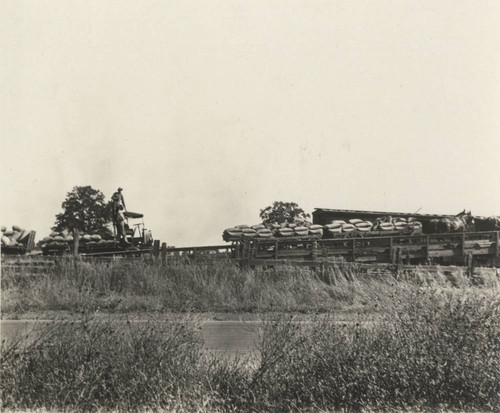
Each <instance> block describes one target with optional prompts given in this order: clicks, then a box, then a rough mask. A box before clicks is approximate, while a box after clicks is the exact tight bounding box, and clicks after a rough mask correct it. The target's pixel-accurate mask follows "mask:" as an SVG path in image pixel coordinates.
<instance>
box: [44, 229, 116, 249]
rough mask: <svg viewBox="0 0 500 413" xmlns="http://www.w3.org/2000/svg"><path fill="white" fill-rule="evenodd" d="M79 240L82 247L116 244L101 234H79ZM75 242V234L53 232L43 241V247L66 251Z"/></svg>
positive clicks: (64, 231)
mask: <svg viewBox="0 0 500 413" xmlns="http://www.w3.org/2000/svg"><path fill="white" fill-rule="evenodd" d="M78 240H79V244H80V245H87V246H92V245H107V244H116V243H117V241H115V240H105V239H103V238H102V237H101V236H100V235H99V234H79V235H78ZM73 241H74V237H73V234H72V233H71V232H69V231H67V230H63V231H60V232H57V231H53V232H51V233H50V235H48V236H47V237H45V238H43V239H42V241H41V247H42V249H44V248H59V249H65V248H67V247H68V246H69V245H72V244H73Z"/></svg>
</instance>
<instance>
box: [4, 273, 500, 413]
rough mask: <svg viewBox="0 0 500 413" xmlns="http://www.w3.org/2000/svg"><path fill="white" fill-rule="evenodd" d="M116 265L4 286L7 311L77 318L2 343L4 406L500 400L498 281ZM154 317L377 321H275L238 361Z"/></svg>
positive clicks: (483, 403) (437, 405)
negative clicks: (137, 315) (271, 314)
mask: <svg viewBox="0 0 500 413" xmlns="http://www.w3.org/2000/svg"><path fill="white" fill-rule="evenodd" d="M122 265H123V264H114V265H112V266H110V267H102V268H94V267H92V266H89V267H85V266H84V267H82V268H81V269H80V270H78V271H77V272H76V273H72V271H73V270H72V269H71V268H67V269H66V270H64V271H63V268H60V269H59V270H57V271H56V273H54V274H52V277H46V278H45V277H43V278H42V279H38V280H32V281H26V283H25V284H23V282H22V281H21V280H20V279H17V278H15V277H13V278H10V279H9V278H7V279H6V280H4V281H5V282H6V283H8V284H9V285H7V286H6V288H5V289H2V294H3V298H4V299H6V300H7V305H8V306H11V307H10V311H20V312H22V311H27V310H31V311H34V310H37V309H38V310H42V309H43V310H48V309H66V310H77V309H78V310H79V311H80V315H79V316H78V320H77V321H78V322H75V321H76V320H75V318H71V319H69V320H67V321H64V320H63V321H59V322H55V323H51V324H48V325H46V327H45V330H44V331H43V333H42V335H41V336H40V338H39V339H38V340H36V341H34V342H31V343H28V344H26V343H24V344H23V343H18V344H14V345H5V344H4V345H3V348H2V354H1V360H0V361H1V362H0V369H1V370H0V374H1V377H2V381H1V384H0V391H1V400H2V405H3V406H2V407H3V408H4V409H18V410H25V409H27V408H30V409H48V410H57V411H60V410H64V409H66V410H71V411H73V410H121V411H130V410H141V409H164V410H166V411H207V412H209V411H259V412H260V411H268V412H276V411H283V412H285V411H304V410H307V411H339V410H340V411H359V410H382V411H387V410H391V409H397V410H412V411H415V410H422V411H429V410H436V411H443V410H450V409H457V410H462V411H471V410H480V411H495V409H496V408H498V405H499V403H500V400H499V390H500V388H499V384H500V373H499V372H500V361H499V360H500V359H499V357H500V298H499V294H498V293H499V287H498V281H497V280H496V279H489V280H488V279H485V280H483V282H484V283H485V284H486V286H485V285H483V286H473V285H471V284H470V282H469V280H468V279H467V278H466V277H461V276H456V277H455V278H454V279H453V280H451V281H452V284H454V285H455V287H453V286H451V284H450V280H445V279H442V278H441V279H440V278H439V277H438V278H431V277H430V276H429V275H428V274H424V273H421V274H419V275H418V276H417V277H416V278H415V279H413V280H402V281H397V282H396V281H394V280H390V279H379V280H369V279H360V278H359V277H356V274H354V273H352V272H351V273H350V274H348V275H347V277H346V276H342V275H339V274H337V276H336V277H335V284H325V283H324V282H322V281H320V280H319V279H317V278H315V276H314V274H313V273H311V272H309V271H305V270H294V269H280V270H277V271H271V272H265V273H264V272H262V271H238V270H237V269H235V268H233V267H225V266H221V267H215V268H200V267H195V266H187V267H178V268H168V267H167V268H161V267H155V266H151V267H150V268H148V267H147V266H145V265H139V264H133V265H132V266H131V267H127V268H125V267H124V268H122ZM331 278H332V279H333V277H331ZM347 278H349V280H347ZM457 286H458V287H459V288H457ZM148 300H151V303H149V301H148ZM183 300H184V301H183ZM273 302H274V304H273V305H272V306H271V304H272V303H273ZM16 305H17V307H16ZM98 307H99V308H101V309H109V310H112V311H114V312H126V311H127V310H147V311H149V313H150V317H151V318H150V319H151V322H150V323H141V324H137V323H126V315H121V316H118V315H116V314H113V315H111V316H110V318H109V319H103V318H102V317H99V318H93V314H94V311H95V310H97V308H98ZM159 309H162V310H165V311H166V310H169V311H170V310H181V311H189V310H196V311H199V310H216V311H217V310H236V311H238V310H245V311H247V310H253V311H258V310H271V309H278V310H290V311H314V312H317V311H318V310H336V309H340V310H341V309H350V310H351V311H354V309H356V310H359V311H355V312H356V313H357V314H358V315H359V317H360V320H361V321H366V320H368V319H370V318H371V314H372V312H373V311H375V312H376V314H377V316H376V318H375V321H376V322H374V323H358V324H351V323H348V324H343V323H339V322H338V321H339V318H338V313H336V312H335V311H332V312H331V313H330V314H329V315H324V314H323V315H312V316H311V318H310V322H309V323H297V322H295V321H294V319H293V317H291V316H289V315H286V314H282V315H281V316H276V317H275V318H274V320H273V321H268V322H264V323H263V324H262V327H261V330H260V341H259V350H260V356H259V357H256V358H255V359H254V360H253V362H252V363H246V362H245V360H239V361H238V360H236V361H234V360H233V361H231V360H228V359H227V358H219V359H217V358H214V357H213V356H208V355H207V354H206V353H205V352H204V351H203V349H202V343H201V342H200V336H199V330H198V329H197V322H196V320H194V319H191V318H190V316H189V315H187V316H186V318H183V319H178V320H177V321H174V322H166V323H159V322H157V321H155V320H157V317H156V316H157V311H158V310H159ZM151 311H152V312H151ZM121 317H123V319H121V320H120V318H121ZM124 320H125V322H123V321H124ZM124 326H126V327H125V328H124Z"/></svg>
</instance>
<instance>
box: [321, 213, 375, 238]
mask: <svg viewBox="0 0 500 413" xmlns="http://www.w3.org/2000/svg"><path fill="white" fill-rule="evenodd" d="M372 228H373V224H372V223H371V222H370V221H363V220H362V219H358V218H353V219H350V220H349V221H347V222H346V221H344V220H341V219H336V220H333V221H332V222H330V223H329V224H327V225H325V233H326V235H327V236H330V237H336V236H338V234H350V233H359V232H361V233H363V232H370V231H371V230H372Z"/></svg>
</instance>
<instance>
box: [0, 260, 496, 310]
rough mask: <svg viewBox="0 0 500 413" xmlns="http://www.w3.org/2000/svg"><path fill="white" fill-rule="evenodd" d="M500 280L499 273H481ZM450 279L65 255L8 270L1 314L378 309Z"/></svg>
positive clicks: (461, 280)
mask: <svg viewBox="0 0 500 413" xmlns="http://www.w3.org/2000/svg"><path fill="white" fill-rule="evenodd" d="M482 281H483V282H484V283H486V284H487V285H489V286H497V285H498V280H497V279H495V278H494V277H492V278H490V279H483V280H482ZM469 284H470V281H469V280H468V279H467V278H466V277H465V276H463V275H462V274H456V275H455V276H453V277H452V278H450V277H446V276H444V275H443V274H432V275H431V274H426V273H425V272H424V271H419V272H417V273H416V274H414V275H412V276H411V277H410V278H409V279H408V280H407V281H400V282H396V281H395V280H394V278H393V277H391V276H386V277H372V276H366V275H365V276H361V275H359V273H357V272H356V267H351V268H345V269H343V270H341V269H338V268H337V269H330V271H329V273H328V274H327V275H326V277H325V276H324V277H323V278H322V279H320V276H319V274H318V273H315V272H314V271H311V270H309V269H301V268H286V267H283V268H278V269H272V270H240V269H239V268H238V267H236V266H234V265H232V264H230V263H221V264H219V265H212V266H199V265H189V264H186V265H172V266H166V267H165V266H161V265H158V264H156V263H148V262H146V261H124V262H120V261H115V262H111V263H85V262H80V263H79V264H78V266H77V267H76V268H75V267H74V266H73V264H72V263H71V262H70V261H67V262H65V261H62V262H61V263H60V264H59V265H58V266H57V267H54V268H53V269H52V270H51V271H49V272H48V273H47V274H44V275H42V274H39V275H36V276H32V277H26V275H25V274H15V273H14V272H10V271H9V270H8V269H7V270H4V271H3V273H2V316H3V317H4V318H20V317H21V318H22V317H24V316H26V315H27V314H28V315H30V316H33V315H39V316H43V315H45V314H48V313H50V312H61V311H66V312H75V311H82V310H85V311H95V310H100V311H101V312H106V313H131V312H144V311H146V312H150V311H156V312H233V313H234V312H236V313H237V312H249V313H258V312H269V311H280V312H302V313H311V312H332V311H335V312H349V313H353V312H354V313H357V312H360V311H361V312H363V311H364V312H374V311H375V312H379V311H380V310H381V309H383V308H384V307H385V306H386V305H387V303H388V302H390V300H391V297H394V296H395V297H397V296H400V295H401V294H405V293H406V292H407V291H409V290H413V289H415V288H417V287H418V286H421V285H431V286H432V285H436V286H440V287H446V288H451V287H452V286H458V287H464V288H467V287H468V286H469Z"/></svg>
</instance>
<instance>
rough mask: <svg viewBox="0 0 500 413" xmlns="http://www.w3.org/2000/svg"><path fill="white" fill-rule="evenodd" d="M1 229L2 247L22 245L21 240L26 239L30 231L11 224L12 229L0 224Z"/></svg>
mask: <svg viewBox="0 0 500 413" xmlns="http://www.w3.org/2000/svg"><path fill="white" fill-rule="evenodd" d="M1 230H2V247H17V246H20V245H23V241H26V240H27V238H28V236H29V234H30V232H31V231H28V230H26V229H23V228H21V227H19V226H17V225H12V230H9V229H7V227H5V226H3V225H2V227H1Z"/></svg>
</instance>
